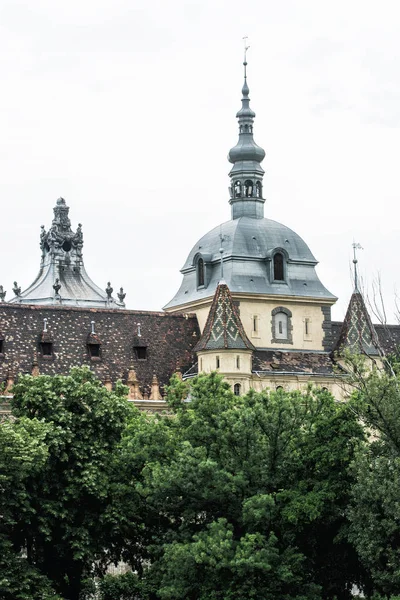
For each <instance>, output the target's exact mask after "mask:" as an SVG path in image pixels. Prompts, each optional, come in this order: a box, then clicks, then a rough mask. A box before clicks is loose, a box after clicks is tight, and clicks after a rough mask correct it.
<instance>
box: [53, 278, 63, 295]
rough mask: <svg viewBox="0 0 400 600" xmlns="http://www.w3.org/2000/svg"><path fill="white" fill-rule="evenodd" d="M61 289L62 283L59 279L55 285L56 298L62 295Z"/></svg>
mask: <svg viewBox="0 0 400 600" xmlns="http://www.w3.org/2000/svg"><path fill="white" fill-rule="evenodd" d="M60 289H61V283H60V280H59V279H58V277H57V279H56V280H55V282H54V283H53V290H54V292H55V295H56V297H59V296H60V294H59V291H60Z"/></svg>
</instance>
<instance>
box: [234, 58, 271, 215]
mask: <svg viewBox="0 0 400 600" xmlns="http://www.w3.org/2000/svg"><path fill="white" fill-rule="evenodd" d="M246 49H247V48H246ZM243 66H244V84H243V87H242V108H241V109H240V110H239V112H238V113H237V114H236V117H237V119H238V121H239V140H238V143H237V144H236V146H234V148H231V150H230V151H229V155H228V160H229V162H231V163H232V164H233V167H232V169H231V171H230V173H229V176H230V178H231V187H230V195H231V198H230V204H231V206H232V219H238V218H239V217H252V218H255V219H262V218H263V217H264V202H265V200H264V199H263V186H262V180H263V176H264V169H263V168H262V166H261V162H262V161H263V160H264V158H265V151H264V150H263V149H262V148H260V146H257V144H256V143H255V141H254V138H253V125H254V118H255V116H256V113H255V112H254V111H253V110H252V109H251V108H250V98H249V86H248V84H247V60H246V54H245V59H244V62H243Z"/></svg>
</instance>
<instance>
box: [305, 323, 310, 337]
mask: <svg viewBox="0 0 400 600" xmlns="http://www.w3.org/2000/svg"><path fill="white" fill-rule="evenodd" d="M304 333H305V334H306V335H309V333H310V319H304Z"/></svg>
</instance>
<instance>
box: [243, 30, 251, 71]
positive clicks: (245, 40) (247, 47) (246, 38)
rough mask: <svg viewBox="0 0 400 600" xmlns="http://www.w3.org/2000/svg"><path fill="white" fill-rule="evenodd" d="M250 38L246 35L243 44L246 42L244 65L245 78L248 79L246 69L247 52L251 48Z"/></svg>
mask: <svg viewBox="0 0 400 600" xmlns="http://www.w3.org/2000/svg"><path fill="white" fill-rule="evenodd" d="M248 39H249V38H248V37H247V35H245V36H244V37H243V42H244V61H243V65H244V78H245V79H246V77H247V71H246V67H247V50H248V49H249V48H250V46H248V45H247V40H248Z"/></svg>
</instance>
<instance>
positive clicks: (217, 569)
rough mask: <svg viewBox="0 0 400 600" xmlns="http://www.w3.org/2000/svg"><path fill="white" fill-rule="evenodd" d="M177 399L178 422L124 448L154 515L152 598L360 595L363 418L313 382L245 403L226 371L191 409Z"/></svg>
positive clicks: (144, 574)
mask: <svg viewBox="0 0 400 600" xmlns="http://www.w3.org/2000/svg"><path fill="white" fill-rule="evenodd" d="M176 385H181V384H180V383H179V382H178V381H177V382H176ZM169 394H170V396H171V397H172V402H171V405H172V406H173V407H174V408H175V411H176V413H175V417H174V418H173V419H165V418H164V419H163V418H158V419H154V420H152V421H151V420H149V421H148V422H147V423H146V426H145V427H144V428H143V429H142V430H141V431H139V432H138V429H135V432H131V434H133V435H131V434H129V435H128V436H126V437H125V439H124V443H123V446H124V448H123V451H122V454H123V455H124V462H125V463H129V464H130V465H134V466H133V471H134V472H135V473H136V478H135V485H134V487H135V493H136V494H138V495H139V498H140V500H138V499H136V502H137V501H139V502H144V503H145V504H144V506H145V511H146V514H147V520H146V523H145V530H146V535H147V545H146V560H147V561H148V563H147V564H148V565H149V566H148V567H147V568H146V569H142V571H141V573H140V576H141V578H142V579H143V580H145V581H146V582H147V590H152V592H151V593H152V594H153V595H151V593H150V592H149V591H148V593H149V596H148V597H151V598H153V597H154V598H156V597H157V598H165V599H167V598H168V599H180V598H182V599H183V598H191V599H199V600H201V599H205V598H212V599H214V598H215V599H217V598H224V599H225V598H229V599H230V598H232V599H233V598H235V599H236V598H237V599H239V598H243V597H249V598H271V599H272V598H277V597H279V598H284V599H286V600H289V599H291V598H296V599H300V598H308V599H312V598H319V597H321V595H322V590H323V597H324V598H333V597H335V596H336V597H337V598H350V597H351V585H352V584H353V583H360V581H361V579H362V577H363V570H362V568H361V567H360V564H359V561H358V558H357V556H356V554H355V552H354V550H353V548H352V546H351V545H350V544H349V543H348V542H347V541H346V537H345V533H346V527H347V525H348V523H347V520H346V517H345V515H344V513H345V509H346V506H347V502H348V494H349V487H350V483H351V475H350V474H349V472H348V465H349V463H350V461H351V460H352V459H353V456H354V452H355V449H356V447H357V446H358V444H359V443H360V440H362V438H363V433H362V428H361V427H360V425H359V423H358V422H357V419H356V418H355V415H354V413H352V412H351V411H349V410H348V408H347V407H346V406H344V405H338V404H337V403H335V401H334V399H333V398H332V397H331V396H330V395H329V394H328V393H326V392H322V391H317V390H312V389H310V390H308V392H307V393H306V394H300V393H291V394H285V393H271V394H268V393H262V394H257V393H254V392H251V393H249V394H248V395H247V396H244V397H243V398H238V397H236V396H234V395H233V394H232V392H231V390H230V388H229V386H228V385H227V384H226V383H224V382H223V381H222V379H221V377H219V376H218V375H217V374H212V375H210V376H199V377H198V378H197V379H196V380H193V381H192V384H191V402H190V404H188V403H182V402H181V400H180V398H181V390H180V389H177V388H176V387H174V385H172V386H171V388H170V391H169ZM156 440H158V441H159V443H158V444H157V443H156ZM131 493H132V492H131ZM129 504H130V503H129V502H127V503H126V505H129ZM135 507H136V508H137V504H135ZM135 510H136V509H135ZM134 555H136V556H137V554H135V553H132V556H134ZM126 558H127V559H128V560H129V556H126ZM133 566H134V567H135V568H137V565H133Z"/></svg>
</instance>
